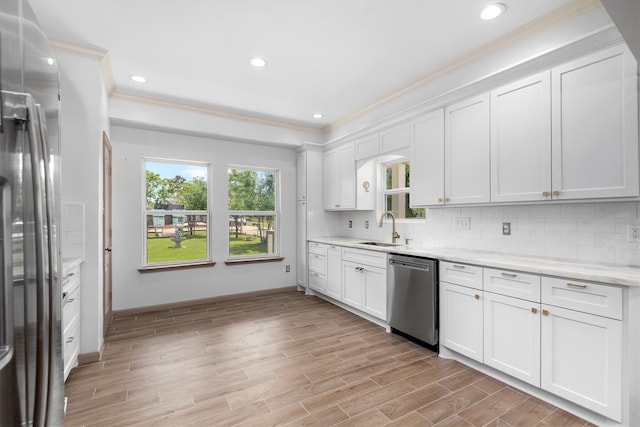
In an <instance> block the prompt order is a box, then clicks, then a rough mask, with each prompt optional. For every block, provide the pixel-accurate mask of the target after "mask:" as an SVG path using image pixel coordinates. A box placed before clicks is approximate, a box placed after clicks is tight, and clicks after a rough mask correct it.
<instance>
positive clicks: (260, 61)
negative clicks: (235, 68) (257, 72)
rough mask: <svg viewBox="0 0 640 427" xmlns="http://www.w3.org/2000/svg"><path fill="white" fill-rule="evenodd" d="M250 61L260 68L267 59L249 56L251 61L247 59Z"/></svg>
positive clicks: (265, 63)
mask: <svg viewBox="0 0 640 427" xmlns="http://www.w3.org/2000/svg"><path fill="white" fill-rule="evenodd" d="M249 62H250V63H251V65H253V66H254V67H256V68H262V67H264V66H265V65H267V61H265V60H264V59H262V58H257V57H256V58H251V61H249Z"/></svg>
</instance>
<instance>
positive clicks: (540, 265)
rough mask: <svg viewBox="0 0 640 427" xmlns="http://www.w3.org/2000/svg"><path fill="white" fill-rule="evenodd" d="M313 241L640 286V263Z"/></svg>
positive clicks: (348, 239)
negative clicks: (616, 263) (624, 264)
mask: <svg viewBox="0 0 640 427" xmlns="http://www.w3.org/2000/svg"><path fill="white" fill-rule="evenodd" d="M309 241H310V242H318V243H326V244H330V245H337V246H348V247H352V248H359V249H368V250H373V251H379V252H387V253H398V254H405V255H415V256H422V257H428V258H436V259H438V260H441V261H451V262H459V263H465V264H474V265H479V266H483V267H494V268H501V269H506V270H518V271H525V272H529V273H536V274H543V275H548V276H559V277H569V278H573V279H579V280H588V281H593V282H601V283H609V284H614V285H623V286H640V267H633V266H616V265H609V264H593V263H581V262H575V261H568V260H556V259H552V258H543V257H528V256H514V255H508V254H501V253H497V252H485V251H477V250H468V249H455V248H446V247H424V246H420V247H418V246H412V245H397V246H391V247H384V246H373V245H364V244H362V242H364V241H366V240H365V239H356V238H352V237H339V236H336V237H314V238H310V239H309Z"/></svg>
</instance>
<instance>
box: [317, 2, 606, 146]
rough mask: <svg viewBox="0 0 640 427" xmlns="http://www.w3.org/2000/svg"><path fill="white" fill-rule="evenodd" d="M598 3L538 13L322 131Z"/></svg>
mask: <svg viewBox="0 0 640 427" xmlns="http://www.w3.org/2000/svg"><path fill="white" fill-rule="evenodd" d="M600 6H602V4H601V3H600V0H572V1H570V2H569V3H566V4H565V5H563V6H560V7H558V8H557V9H554V10H552V11H551V12H549V13H547V14H545V15H542V16H541V17H539V18H538V19H535V20H533V21H531V22H529V23H527V24H525V25H523V26H521V27H518V28H517V29H515V30H513V31H511V32H510V33H508V34H505V35H504V36H502V37H500V38H498V39H496V40H495V41H493V42H492V43H489V44H487V45H485V46H483V47H482V48H480V49H477V50H475V51H473V52H472V53H470V54H469V55H466V56H464V57H462V58H460V59H459V60H457V61H454V62H452V63H450V64H449V65H446V66H444V67H443V68H440V69H439V70H437V71H435V72H433V73H431V74H429V75H427V76H424V77H422V78H421V79H419V80H417V81H415V82H414V83H411V84H410V85H408V86H405V87H404V88H402V89H400V90H399V91H397V92H394V93H392V94H390V95H388V96H386V97H384V98H382V99H380V100H378V101H376V102H374V103H373V104H370V105H368V106H366V107H365V108H363V109H361V110H358V111H356V112H354V113H352V114H349V115H348V116H345V117H343V118H342V119H340V120H338V121H336V122H334V123H332V124H330V125H328V126H325V127H324V128H322V130H323V131H324V132H325V133H328V132H331V131H333V130H336V129H338V128H340V127H341V126H344V125H346V124H347V123H349V122H352V121H354V120H355V119H357V118H359V117H361V116H363V115H365V114H367V113H369V112H371V111H373V110H375V109H377V108H380V107H381V106H383V105H385V104H388V103H390V102H392V101H394V100H396V99H398V98H400V97H402V96H403V95H406V94H407V93H410V92H412V91H414V90H416V89H418V88H421V87H423V86H425V85H427V84H429V83H431V82H433V81H434V80H437V79H438V78H440V77H442V76H444V75H446V74H449V73H451V72H454V71H456V70H458V69H461V68H464V67H467V66H469V65H471V64H472V63H474V62H475V61H477V60H479V59H480V58H482V57H485V56H487V55H491V54H493V53H495V52H497V51H500V50H503V49H507V48H509V47H512V46H514V45H516V44H518V43H520V42H522V41H523V40H525V39H527V38H529V37H531V36H533V35H535V34H538V33H541V32H542V31H544V30H547V29H549V28H552V27H555V26H557V25H559V24H561V23H563V22H566V21H569V20H571V19H573V18H575V17H577V16H579V15H582V14H584V13H586V12H588V11H590V10H592V9H595V8H597V7H600Z"/></svg>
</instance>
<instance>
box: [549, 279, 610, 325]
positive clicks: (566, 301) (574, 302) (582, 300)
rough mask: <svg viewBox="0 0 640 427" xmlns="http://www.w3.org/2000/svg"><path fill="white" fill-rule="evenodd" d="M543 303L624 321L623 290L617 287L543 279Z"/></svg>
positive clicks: (568, 280)
mask: <svg viewBox="0 0 640 427" xmlns="http://www.w3.org/2000/svg"><path fill="white" fill-rule="evenodd" d="M542 302H543V303H544V304H549V305H555V306H557V307H564V308H568V309H570V310H577V311H582V312H585V313H590V314H596V315H599V316H605V317H610V318H612V319H618V320H622V288H619V287H617V286H612V285H600V284H597V283H589V282H580V281H577V280H572V279H565V278H559V277H543V278H542Z"/></svg>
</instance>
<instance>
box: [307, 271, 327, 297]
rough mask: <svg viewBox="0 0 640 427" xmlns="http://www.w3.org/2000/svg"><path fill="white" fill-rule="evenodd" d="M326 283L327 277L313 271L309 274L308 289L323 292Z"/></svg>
mask: <svg viewBox="0 0 640 427" xmlns="http://www.w3.org/2000/svg"><path fill="white" fill-rule="evenodd" d="M326 283H327V276H326V275H324V274H322V273H316V272H315V271H310V272H309V287H311V288H313V289H316V290H321V291H323V292H324V291H325V289H326Z"/></svg>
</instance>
